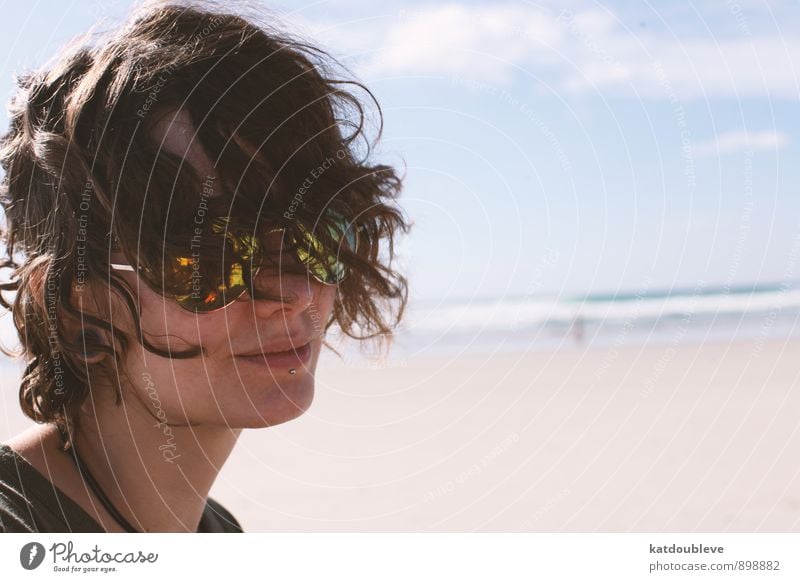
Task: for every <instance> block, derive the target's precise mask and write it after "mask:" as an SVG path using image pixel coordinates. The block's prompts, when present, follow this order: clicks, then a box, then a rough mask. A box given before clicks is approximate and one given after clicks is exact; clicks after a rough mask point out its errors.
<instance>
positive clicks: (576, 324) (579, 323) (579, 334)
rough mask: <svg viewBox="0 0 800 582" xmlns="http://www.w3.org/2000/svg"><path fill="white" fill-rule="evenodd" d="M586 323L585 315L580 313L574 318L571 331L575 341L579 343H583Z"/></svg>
mask: <svg viewBox="0 0 800 582" xmlns="http://www.w3.org/2000/svg"><path fill="white" fill-rule="evenodd" d="M584 325H585V320H584V318H583V315H581V314H580V313H579V314H577V315H576V316H575V318H574V319H573V320H572V326H571V327H570V332H571V333H572V338H573V339H574V340H575V343H576V344H578V345H582V344H583V333H584Z"/></svg>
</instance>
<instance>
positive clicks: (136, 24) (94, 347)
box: [0, 1, 410, 532]
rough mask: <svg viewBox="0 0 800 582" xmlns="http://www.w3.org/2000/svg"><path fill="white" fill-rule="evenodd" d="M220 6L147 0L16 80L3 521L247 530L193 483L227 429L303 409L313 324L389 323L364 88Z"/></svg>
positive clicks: (218, 457)
mask: <svg viewBox="0 0 800 582" xmlns="http://www.w3.org/2000/svg"><path fill="white" fill-rule="evenodd" d="M220 5H221V4H219V3H214V6H220ZM215 10H217V9H215ZM215 10H212V9H211V8H208V5H206V4H203V2H200V1H193V2H191V3H190V4H187V5H183V4H180V3H178V4H170V3H159V4H153V3H149V4H147V5H143V6H141V7H139V9H138V10H137V11H135V12H134V14H133V15H132V16H131V18H130V20H129V21H128V22H126V23H124V25H123V26H121V27H119V28H118V29H117V30H112V31H111V32H109V33H104V34H103V35H102V36H100V37H86V38H84V39H81V41H80V42H79V43H77V44H74V45H73V46H72V48H69V49H65V51H64V52H63V53H62V54H61V55H60V58H59V60H57V61H56V62H54V63H53V64H51V65H48V67H47V68H46V69H44V70H40V71H36V72H32V73H29V74H24V75H21V76H20V77H19V78H18V85H19V86H18V88H17V92H16V94H15V95H14V96H13V99H12V101H11V104H10V107H9V110H10V126H9V128H8V130H7V132H6V133H5V134H4V135H3V136H2V138H0V162H1V163H2V166H3V169H4V170H5V175H4V178H3V181H2V183H1V184H0V198H1V200H2V206H3V210H4V212H5V219H6V221H5V225H6V228H5V229H4V232H3V233H2V234H3V242H4V244H5V246H4V248H3V252H4V253H5V255H4V257H3V261H2V264H0V268H2V269H3V273H4V277H3V278H2V281H3V282H2V284H0V304H2V305H3V307H5V308H6V309H8V310H10V311H11V313H12V315H13V321H14V324H15V325H16V329H17V332H18V336H19V341H20V343H21V350H20V354H19V356H20V357H21V358H23V359H24V361H25V364H26V367H25V371H24V376H23V378H22V382H21V386H20V394H19V396H20V402H21V405H22V408H23V411H24V413H25V414H26V415H27V416H29V417H30V418H31V419H33V420H34V421H36V423H37V424H36V425H34V426H32V427H31V428H30V429H29V430H27V431H26V432H23V433H22V434H20V435H17V436H15V437H14V438H12V439H10V440H9V441H7V442H5V443H2V444H0V531H6V532H187V531H188V532H198V531H199V532H240V531H242V529H243V528H242V526H241V524H240V523H239V521H238V520H237V519H236V518H234V516H233V515H231V513H230V512H229V511H228V510H226V509H225V508H224V507H223V506H222V505H221V504H220V503H218V502H216V501H215V500H213V499H211V498H209V497H208V493H209V491H210V489H211V487H212V486H213V485H214V481H215V479H216V478H217V475H218V473H219V471H220V470H221V468H222V467H223V465H224V464H225V462H226V460H227V459H228V457H229V455H230V454H231V452H232V450H233V448H234V446H235V445H236V443H237V440H238V438H239V436H240V434H241V432H242V430H243V429H245V428H264V427H271V426H274V425H278V424H281V423H284V422H287V421H290V420H292V419H294V418H297V417H298V416H300V415H302V414H303V413H304V412H305V411H306V410H307V409H308V408H309V406H310V405H311V403H312V400H313V398H314V387H315V371H316V367H317V362H318V359H319V357H320V352H321V350H322V349H323V346H327V347H328V348H331V349H332V348H333V346H331V345H330V344H328V343H327V342H326V341H325V337H326V332H327V331H328V330H329V328H330V327H331V326H333V325H337V326H338V328H339V329H340V330H341V331H342V332H343V334H344V335H347V336H349V337H351V338H354V339H356V340H359V341H366V340H370V341H375V342H377V343H378V344H379V345H380V346H381V347H383V346H386V345H388V343H389V342H388V340H390V339H391V334H392V332H393V330H394V329H396V327H397V325H398V324H399V323H400V319H401V317H402V314H403V313H404V307H405V304H406V300H407V295H408V294H407V289H408V284H407V280H406V278H405V277H404V276H402V275H401V274H399V273H398V272H397V271H396V270H395V269H394V268H393V266H394V263H393V260H394V254H393V249H394V248H395V246H396V242H395V239H396V237H397V236H398V234H399V233H400V232H407V231H408V230H409V228H410V223H409V222H407V221H406V217H405V214H404V212H403V211H402V210H401V209H400V208H399V207H398V206H397V204H396V199H397V198H398V197H399V195H400V193H401V190H402V179H401V176H400V175H399V174H398V172H396V171H395V169H394V168H393V167H391V166H387V165H384V164H378V163H374V162H373V161H372V154H371V151H372V150H371V148H373V147H374V145H375V144H376V142H377V141H378V139H380V129H378V131H377V136H376V137H375V138H374V139H372V138H368V136H367V135H366V132H367V128H370V127H375V128H380V127H381V123H382V119H381V110H380V107H378V106H377V103H371V102H370V100H372V101H374V97H373V96H372V93H371V92H370V91H369V90H368V89H367V88H366V87H365V86H364V85H363V84H361V83H359V82H357V81H355V80H352V79H349V78H348V75H347V74H340V73H338V72H337V71H343V70H344V69H342V68H341V67H340V65H338V63H337V62H336V61H335V60H334V59H332V58H331V57H330V56H329V55H328V54H327V53H325V52H323V51H321V50H319V49H316V48H314V47H313V46H312V45H310V44H308V43H307V42H304V41H301V40H297V39H295V37H293V36H289V35H288V34H285V33H280V32H277V29H276V28H275V27H274V26H273V25H272V24H270V23H269V22H260V20H261V18H260V17H258V16H253V15H249V16H248V17H247V18H245V17H242V16H239V15H236V14H232V13H231V14H228V13H221V12H218V11H215ZM254 10H255V8H254V6H249V10H248V14H251V13H252V14H255V12H253V11H254ZM268 18H272V17H271V16H270V17H268ZM43 38H44V37H43ZM373 105H374V107H373ZM367 111H375V115H376V117H377V118H378V119H376V120H374V122H373V121H372V120H367V119H366V118H365V117H366V113H365V112H367ZM365 144H366V145H367V146H368V147H367V149H366V150H365V147H364V146H365Z"/></svg>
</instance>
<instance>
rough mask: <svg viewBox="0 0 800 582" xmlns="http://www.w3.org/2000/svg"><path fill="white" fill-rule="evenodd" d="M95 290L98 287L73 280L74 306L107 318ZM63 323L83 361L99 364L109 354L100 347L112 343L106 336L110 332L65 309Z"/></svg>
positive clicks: (89, 313) (71, 297) (82, 310)
mask: <svg viewBox="0 0 800 582" xmlns="http://www.w3.org/2000/svg"><path fill="white" fill-rule="evenodd" d="M95 292H96V289H94V288H93V286H92V285H90V284H89V283H83V282H81V283H78V282H73V284H72V288H71V295H70V302H71V303H72V307H73V308H74V309H77V310H78V311H79V312H81V313H84V314H86V315H91V316H93V317H100V318H103V319H105V317H104V316H103V315H102V313H101V311H100V309H99V305H98V302H97V300H96V295H95ZM61 323H62V326H63V329H64V333H65V334H67V335H68V337H69V340H70V341H72V342H74V343H77V344H78V346H79V348H78V357H79V358H80V359H81V360H82V361H84V362H86V363H87V364H97V363H99V362H101V361H102V360H104V359H105V358H106V357H107V356H108V354H106V353H104V352H103V351H100V350H99V349H98V347H100V346H108V345H110V344H109V342H108V338H107V337H106V336H107V335H108V334H107V333H106V332H105V331H104V330H101V329H98V328H97V327H95V326H93V325H91V324H89V323H88V322H86V321H82V319H79V318H78V317H76V316H75V315H73V314H72V313H64V310H62V314H61Z"/></svg>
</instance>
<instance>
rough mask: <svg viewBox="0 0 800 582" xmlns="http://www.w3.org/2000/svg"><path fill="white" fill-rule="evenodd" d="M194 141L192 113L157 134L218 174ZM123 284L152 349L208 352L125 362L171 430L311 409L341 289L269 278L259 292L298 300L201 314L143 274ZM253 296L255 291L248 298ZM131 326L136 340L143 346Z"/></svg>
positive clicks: (255, 422) (132, 354)
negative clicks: (131, 291) (327, 327)
mask: <svg viewBox="0 0 800 582" xmlns="http://www.w3.org/2000/svg"><path fill="white" fill-rule="evenodd" d="M194 135H195V132H194V127H193V126H192V123H191V120H190V119H189V118H188V117H187V116H186V115H185V114H179V115H177V116H173V115H169V116H165V117H164V118H163V119H162V121H160V122H159V123H158V124H157V125H156V128H155V138H156V139H157V140H159V142H160V143H161V144H162V147H163V148H164V149H165V150H168V151H170V152H172V153H175V154H177V155H180V156H182V157H183V158H184V159H185V160H186V161H187V163H191V164H192V165H194V166H195V168H196V169H197V170H198V171H199V172H200V173H201V175H210V173H211V172H213V170H212V164H211V160H209V159H208V158H207V157H206V156H205V155H204V153H203V152H202V151H201V150H200V149H199V146H198V142H197V140H196V139H194ZM121 276H123V277H125V278H126V280H127V281H128V283H129V284H130V286H131V288H132V289H134V291H135V295H136V296H137V298H138V301H139V303H140V306H141V307H140V308H141V326H142V331H143V333H144V334H145V335H146V337H147V338H148V339H149V340H150V342H151V343H153V344H155V345H156V346H159V347H163V348H167V349H170V350H173V351H184V350H186V349H187V348H190V347H192V346H200V347H202V348H203V350H204V354H203V355H199V356H197V357H193V358H189V359H175V358H172V359H170V358H163V357H160V356H158V355H156V354H153V353H151V352H149V351H147V350H145V349H144V348H143V347H141V346H140V345H138V343H137V342H135V341H133V342H131V346H132V347H131V349H129V350H128V354H127V359H126V361H125V362H124V367H125V370H126V371H127V372H128V378H129V381H130V382H132V383H133V386H130V388H133V389H134V390H136V392H137V394H138V395H139V396H140V398H139V400H140V401H142V402H144V403H145V404H146V405H148V406H149V407H150V409H151V412H152V413H153V414H154V415H155V416H156V417H157V418H159V419H160V420H161V421H162V422H169V423H173V422H174V423H178V424H183V423H184V422H186V423H191V424H196V423H211V424H221V425H225V426H229V427H231V428H256V427H263V426H269V425H274V424H280V423H282V422H286V421H288V420H291V419H293V418H296V417H297V416H300V415H301V414H302V413H303V412H305V410H306V409H307V408H308V407H309V405H310V404H311V401H312V400H313V396H314V372H315V370H316V366H317V361H318V359H319V355H320V350H321V347H322V339H323V335H324V327H325V324H326V323H327V321H328V320H329V318H330V316H331V313H332V311H333V302H334V297H335V294H336V287H334V286H327V285H323V284H322V283H319V282H317V281H316V280H315V279H314V278H312V277H310V276H308V275H301V274H296V273H275V272H272V273H269V274H263V275H262V274H259V276H258V277H257V280H256V281H254V282H253V283H254V285H256V287H257V288H259V289H261V290H263V291H264V292H265V293H269V294H271V295H278V296H283V297H295V301H294V302H292V303H281V302H276V301H266V300H260V299H259V300H250V301H247V300H244V301H235V302H233V303H232V304H230V305H229V306H228V307H226V308H225V309H221V310H218V311H214V312H211V313H205V314H195V313H192V312H190V311H187V310H185V309H184V308H182V307H181V306H179V305H178V304H177V303H176V302H175V301H174V300H172V299H169V298H165V297H163V296H161V295H160V294H158V293H156V292H154V291H153V290H151V289H149V288H148V287H147V286H146V285H144V284H143V282H142V280H141V279H139V278H138V277H137V275H136V274H135V273H131V272H121ZM248 298H249V295H248V294H247V293H246V294H245V295H244V296H243V299H248ZM116 321H119V320H116ZM128 323H130V326H127V327H128V329H127V331H128V333H129V337H130V338H136V334H135V330H134V326H133V324H132V322H128ZM306 344H308V345H307V346H306V347H304V346H305V345H306ZM286 349H289V352H290V353H289V354H286V355H284V356H281V357H275V356H270V355H268V354H267V355H264V354H265V353H266V352H274V351H276V350H286ZM295 351H296V352H297V353H294V352H295ZM292 368H293V369H294V370H295V372H294V373H290V371H289V370H290V369H292Z"/></svg>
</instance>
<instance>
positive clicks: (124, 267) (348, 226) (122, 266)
mask: <svg viewBox="0 0 800 582" xmlns="http://www.w3.org/2000/svg"><path fill="white" fill-rule="evenodd" d="M217 220H223V221H226V222H227V221H229V220H230V217H229V216H223V217H220V218H218V219H217ZM343 225H344V227H345V228H344V232H343V233H342V234H343V236H342V239H341V240H345V239H346V238H347V232H348V231H350V230H352V232H353V252H356V251H357V249H358V243H359V237H358V230H359V229H358V228H357V227H356V226H355V225H354V224H353V223H352V222H349V221H344V222H343ZM287 230H288V228H287V227H277V228H273V229H270V230H268V231H267V232H266V234H272V233H275V232H285V231H287ZM304 230H305V229H304ZM229 232H231V231H229V230H227V226H226V236H227V234H228V233H229ZM309 234H310V235H311V236H313V233H309ZM233 236H234V237H236V235H235V234H233ZM237 238H238V237H237ZM341 240H340V244H341ZM295 254H296V252H295ZM237 258H239V257H237ZM300 261H301V262H304V263H305V261H302V259H300ZM240 262H241V263H243V264H246V263H247V261H242V260H240ZM306 264H307V263H306ZM110 266H111V268H112V269H113V270H115V271H130V272H133V273H136V272H138V270H139V269H141V267H139V268H137V267H134V266H133V265H131V264H130V263H110ZM262 266H263V265H261V264H259V265H257V266H255V267H253V268H252V269H251V270H250V271H249V275H248V277H247V278H248V279H249V280H250V284H251V285H252V281H253V280H254V279H255V278H256V277H257V276H258V272H259V271H260V270H261V268H262ZM348 272H349V270H348V269H345V270H344V273H343V274H342V276H341V278H339V279H338V280H337V281H335V282H333V283H330V282H328V281H325V280H323V279H321V278H320V277H318V276H317V275H316V274H315V273H314V272H313V271H312V270H311V269H309V270H308V273H309V274H310V275H311V276H312V277H313V278H314V279H315V280H316V281H318V282H319V283H322V284H323V285H326V286H330V287H335V286H337V285H339V283H341V282H342V281H344V279H345V277H347V274H348ZM246 292H247V287H245V288H243V289H242V290H241V292H239V293H237V294H236V296H235V297H232V298H229V299H228V300H227V301H226V302H225V303H223V304H222V305H220V306H219V307H214V308H213V309H194V308H193V307H191V306H189V305H184V304H183V303H181V302H180V301H178V300H177V299H176V303H177V304H178V305H180V306H181V307H182V308H183V309H185V310H186V311H189V312H191V313H195V314H198V313H199V314H204V313H213V312H215V311H220V310H222V309H226V308H227V307H229V306H230V305H232V304H233V303H234V302H236V301H238V300H239V299H240V298H241V297H242V295H244V294H245V293H246Z"/></svg>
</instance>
